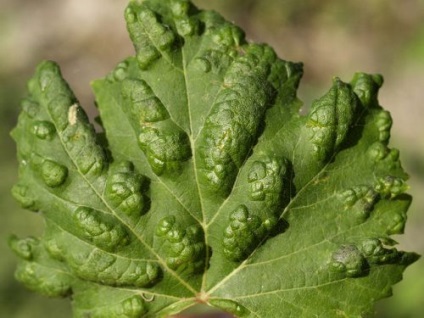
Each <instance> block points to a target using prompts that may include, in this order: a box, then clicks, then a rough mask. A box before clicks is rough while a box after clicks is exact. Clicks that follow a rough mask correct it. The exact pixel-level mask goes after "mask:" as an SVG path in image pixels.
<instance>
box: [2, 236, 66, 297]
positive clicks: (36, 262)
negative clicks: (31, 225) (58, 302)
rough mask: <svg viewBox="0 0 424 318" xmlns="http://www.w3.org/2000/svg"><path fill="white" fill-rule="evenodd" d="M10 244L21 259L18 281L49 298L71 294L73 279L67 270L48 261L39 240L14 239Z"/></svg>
mask: <svg viewBox="0 0 424 318" xmlns="http://www.w3.org/2000/svg"><path fill="white" fill-rule="evenodd" d="M9 244H10V246H11V248H12V250H13V251H14V252H15V254H16V255H18V256H19V257H20V258H21V260H20V261H19V263H18V267H17V269H16V271H15V277H16V279H17V280H18V281H20V282H22V283H23V284H24V285H25V286H26V287H28V288H29V289H31V290H33V291H36V292H38V293H40V294H43V295H46V296H49V297H65V296H68V295H69V294H70V293H71V288H72V281H73V277H72V276H71V275H70V274H69V273H68V272H67V271H66V269H65V268H63V267H62V266H61V267H55V265H57V264H53V262H52V261H50V260H48V258H47V257H46V252H45V251H44V249H43V247H42V245H41V244H40V241H39V240H38V239H33V238H29V239H23V240H20V239H18V238H17V237H12V238H11V239H10V240H9Z"/></svg>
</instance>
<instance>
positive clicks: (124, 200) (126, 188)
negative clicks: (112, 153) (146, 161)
mask: <svg viewBox="0 0 424 318" xmlns="http://www.w3.org/2000/svg"><path fill="white" fill-rule="evenodd" d="M144 191H147V180H146V179H145V178H144V177H143V176H141V175H140V174H138V173H137V172H135V171H134V165H133V164H132V163H130V162H121V163H117V164H116V163H115V164H113V165H111V166H110V168H109V175H108V178H107V181H106V189H105V196H106V198H107V199H108V200H109V201H110V202H111V203H112V204H113V206H114V207H115V208H117V209H118V210H120V211H122V212H123V213H124V214H126V215H128V216H130V217H135V218H137V217H139V216H140V215H141V213H143V212H144V209H145V207H146V198H145V196H144V194H143V192H144Z"/></svg>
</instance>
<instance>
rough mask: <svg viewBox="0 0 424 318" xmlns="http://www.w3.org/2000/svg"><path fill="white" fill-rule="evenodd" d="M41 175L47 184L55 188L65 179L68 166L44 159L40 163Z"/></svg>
mask: <svg viewBox="0 0 424 318" xmlns="http://www.w3.org/2000/svg"><path fill="white" fill-rule="evenodd" d="M41 176H42V178H43V180H44V182H45V183H46V185H47V186H49V187H51V188H55V187H58V186H61V185H62V184H63V183H64V182H65V181H66V178H67V177H68V168H66V167H65V166H63V165H61V164H59V163H57V162H54V161H51V160H45V161H44V162H43V163H42V165H41Z"/></svg>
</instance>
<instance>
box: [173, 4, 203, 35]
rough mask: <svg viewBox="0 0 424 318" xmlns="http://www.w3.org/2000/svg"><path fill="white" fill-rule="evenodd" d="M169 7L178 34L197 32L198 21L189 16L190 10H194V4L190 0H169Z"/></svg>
mask: <svg viewBox="0 0 424 318" xmlns="http://www.w3.org/2000/svg"><path fill="white" fill-rule="evenodd" d="M170 9H171V11H172V14H173V16H174V22H175V26H176V28H177V32H178V34H179V35H181V36H190V35H193V34H195V33H197V31H198V29H199V22H198V20H197V19H195V18H194V17H190V11H193V10H194V6H193V5H192V4H191V2H190V1H188V0H171V1H170Z"/></svg>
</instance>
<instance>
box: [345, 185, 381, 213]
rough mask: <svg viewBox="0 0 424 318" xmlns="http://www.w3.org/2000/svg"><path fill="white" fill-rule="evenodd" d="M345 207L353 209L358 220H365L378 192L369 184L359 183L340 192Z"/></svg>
mask: <svg viewBox="0 0 424 318" xmlns="http://www.w3.org/2000/svg"><path fill="white" fill-rule="evenodd" d="M340 198H341V200H342V201H343V203H344V204H345V207H346V209H349V210H353V212H354V213H355V214H356V216H357V217H358V219H359V220H360V221H365V220H366V219H367V218H368V217H369V215H370V212H371V211H372V210H373V209H374V205H375V203H376V202H377V200H378V193H377V192H376V191H374V189H373V188H372V187H371V186H367V185H360V186H355V187H353V188H350V189H348V190H345V191H343V192H342V193H340Z"/></svg>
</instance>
